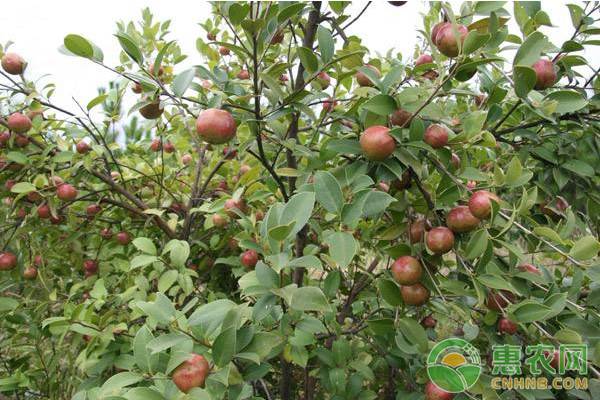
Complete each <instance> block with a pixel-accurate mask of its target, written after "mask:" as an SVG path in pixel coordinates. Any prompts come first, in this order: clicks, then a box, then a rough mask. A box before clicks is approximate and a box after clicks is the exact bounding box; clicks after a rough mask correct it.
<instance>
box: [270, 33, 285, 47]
mask: <svg viewBox="0 0 600 400" xmlns="http://www.w3.org/2000/svg"><path fill="white" fill-rule="evenodd" d="M283 38H284V34H283V31H282V30H279V31H277V32H275V34H274V35H273V37H272V38H271V44H279V43H281V42H283Z"/></svg>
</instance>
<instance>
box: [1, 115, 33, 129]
mask: <svg viewBox="0 0 600 400" xmlns="http://www.w3.org/2000/svg"><path fill="white" fill-rule="evenodd" d="M6 124H7V125H8V129H10V130H11V131H13V132H15V133H25V132H27V131H28V130H30V129H31V120H30V119H29V117H28V116H27V115H25V114H21V113H19V112H16V113H13V114H11V115H9V117H8V118H7V120H6Z"/></svg>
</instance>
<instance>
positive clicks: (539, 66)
mask: <svg viewBox="0 0 600 400" xmlns="http://www.w3.org/2000/svg"><path fill="white" fill-rule="evenodd" d="M531 68H533V70H534V71H535V77H536V79H535V89H536V90H544V89H548V88H549V87H552V86H553V85H554V84H555V83H556V69H555V68H554V64H553V63H552V61H550V60H548V59H545V58H541V59H539V60H537V61H536V62H535V63H533V65H532V66H531Z"/></svg>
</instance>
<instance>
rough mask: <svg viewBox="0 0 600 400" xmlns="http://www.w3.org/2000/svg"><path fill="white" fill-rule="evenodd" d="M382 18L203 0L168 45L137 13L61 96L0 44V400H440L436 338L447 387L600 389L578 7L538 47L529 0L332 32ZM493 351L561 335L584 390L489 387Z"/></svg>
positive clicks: (582, 8)
mask: <svg viewBox="0 0 600 400" xmlns="http://www.w3.org/2000/svg"><path fill="white" fill-rule="evenodd" d="M390 3H397V4H388V3H386V2H381V3H379V2H378V3H375V4H371V3H368V4H366V5H365V7H364V9H363V10H361V13H360V15H349V14H348V12H347V8H348V7H347V6H348V4H347V3H345V2H330V3H321V2H311V3H304V2H302V3H300V2H280V3H277V2H254V3H242V2H220V3H215V4H214V5H212V10H213V14H212V15H209V16H206V21H205V22H204V23H202V24H201V26H202V28H203V29H204V30H205V33H203V34H202V36H203V37H201V38H198V39H197V50H198V53H199V54H189V55H187V54H182V52H181V49H180V47H179V46H178V44H177V42H176V41H175V40H173V39H172V37H173V35H172V34H171V33H170V32H169V22H168V21H167V22H158V21H156V20H155V19H154V17H153V16H152V14H151V13H150V11H149V10H144V11H143V19H142V21H140V22H139V23H136V24H134V23H119V24H118V25H117V28H118V31H117V33H116V34H115V46H118V45H120V46H121V48H122V52H121V57H120V64H119V65H107V64H105V63H104V61H103V53H102V50H101V49H100V48H98V47H97V46H96V45H94V44H93V41H92V40H93V38H90V39H91V40H90V39H86V38H83V37H81V36H79V35H76V34H70V35H68V36H66V37H65V39H64V47H63V49H62V51H63V52H65V53H66V54H67V55H71V56H76V57H80V58H84V59H87V60H75V61H74V62H92V63H95V64H97V65H98V68H107V69H110V70H111V71H113V72H114V74H115V81H114V82H111V84H110V85H109V86H108V87H107V88H106V89H104V90H102V91H101V93H100V94H99V96H98V97H96V98H94V99H88V101H87V104H86V103H84V104H79V103H76V102H74V103H71V104H57V103H55V101H54V100H53V96H52V95H53V92H54V86H53V85H52V84H46V83H45V82H47V78H45V79H39V78H40V77H37V76H31V75H30V74H29V73H28V70H27V68H26V66H27V63H31V64H33V63H41V62H43V61H44V60H38V59H35V57H31V59H29V60H24V59H23V58H21V57H20V56H19V55H17V54H15V53H13V52H11V49H10V48H9V45H8V44H7V45H6V46H5V47H4V48H3V49H2V50H3V57H2V70H1V71H0V74H1V77H0V116H1V119H0V123H1V124H2V126H3V127H2V129H0V131H2V132H0V143H1V145H2V149H1V157H2V159H1V171H0V179H1V181H2V184H3V188H2V192H3V193H2V196H3V197H4V199H3V202H2V204H3V206H2V209H1V211H0V218H1V219H2V227H1V230H2V242H1V244H2V246H3V249H2V253H1V254H0V317H1V321H0V361H1V362H0V371H1V372H0V374H1V375H0V393H2V394H3V395H6V396H9V397H11V398H17V399H26V398H51V399H66V398H74V399H78V400H83V399H90V400H95V399H107V398H111V399H123V398H124V399H129V400H137V399H151V400H153V399H178V398H186V396H187V398H190V399H191V398H194V399H215V400H216V399H230V400H233V399H269V400H271V399H285V400H287V399H293V398H298V399H299V398H302V399H307V400H308V399H362V400H367V399H376V398H385V399H405V398H408V399H422V398H424V396H425V397H426V398H427V399H449V398H452V397H453V395H451V394H448V393H445V392H441V393H440V392H439V391H438V392H436V390H437V389H438V388H437V387H435V386H432V385H431V383H428V377H427V373H426V372H425V368H424V365H425V364H424V363H425V358H426V356H427V353H428V350H429V349H430V348H431V347H432V346H433V345H434V344H435V343H437V342H439V341H440V340H441V339H444V338H448V337H456V336H458V337H463V338H465V339H467V340H469V341H470V342H471V343H472V344H473V345H474V346H475V347H477V348H478V349H479V350H480V351H481V354H482V360H483V364H484V365H483V367H484V370H483V375H482V376H481V378H480V379H479V382H478V383H477V384H476V385H475V386H474V387H472V388H471V389H470V390H469V392H468V393H463V394H458V395H456V396H455V397H456V398H485V399H495V398H503V399H512V398H524V399H527V400H530V399H548V398H554V397H560V398H579V399H590V400H591V399H598V398H600V381H599V380H598V378H599V377H600V373H599V372H598V371H599V369H600V285H599V282H600V263H599V262H598V257H597V256H598V252H599V251H600V243H599V242H598V239H597V238H598V230H599V227H600V191H599V190H598V188H599V186H600V175H599V173H600V161H599V160H600V157H599V155H600V101H599V98H598V96H597V93H598V91H599V90H600V79H599V78H598V71H599V66H597V65H590V63H589V62H588V61H587V60H586V58H585V57H584V56H583V54H584V52H583V50H584V49H586V50H587V52H588V54H590V53H591V52H593V51H597V50H595V49H597V46H598V45H599V44H600V40H599V36H598V35H600V27H598V26H595V23H596V22H597V20H598V19H599V18H600V12H599V10H600V6H599V5H598V4H596V3H581V4H578V5H577V4H569V5H565V6H564V12H565V13H567V12H568V13H570V16H571V20H572V25H573V26H572V27H567V26H561V27H560V28H559V29H562V30H565V31H566V30H567V29H568V30H569V32H572V36H570V39H569V40H567V41H566V42H564V43H551V42H550V41H549V40H548V38H547V37H546V36H545V35H544V34H543V33H541V32H540V30H539V29H540V28H542V27H545V26H551V25H552V22H551V19H552V16H551V15H548V13H546V12H545V11H544V10H543V5H541V4H540V3H539V2H517V3H506V4H505V3H504V2H467V3H464V4H462V5H460V6H458V5H457V4H446V3H440V2H435V3H431V5H430V6H429V7H428V12H427V13H426V14H425V15H423V25H422V26H423V28H422V30H420V31H419V32H418V35H420V37H421V38H420V39H419V42H418V43H419V45H418V46H417V48H415V51H414V54H398V53H397V52H395V51H393V50H390V51H389V52H388V53H387V54H385V55H379V54H372V53H370V52H369V49H368V48H366V47H365V46H364V45H363V44H362V42H361V39H360V38H359V37H356V36H351V35H349V34H348V33H347V29H348V27H349V26H351V25H352V24H353V23H354V22H355V21H356V19H357V18H359V17H360V16H361V15H362V14H363V13H364V12H366V13H368V12H369V10H368V8H369V7H387V8H388V9H389V11H388V12H390V13H400V12H403V11H402V10H403V9H402V8H401V7H400V8H397V6H398V5H400V4H399V3H402V2H390ZM178 6H179V5H178ZM510 20H514V22H515V24H514V26H518V30H516V31H514V32H511V31H509V21H510ZM444 21H446V22H444ZM512 22H513V21H511V23H512ZM374 29H389V33H390V43H393V42H394V41H395V40H402V39H401V38H399V37H396V34H395V33H394V32H395V29H396V27H374ZM5 33H6V32H5ZM569 35H571V34H570V33H569ZM40 40H44V38H43V36H42V37H40ZM47 45H49V46H54V44H52V43H48V44H47ZM186 59H187V60H186ZM184 60H186V62H187V63H189V61H190V60H192V63H190V64H192V65H194V67H193V68H190V69H187V70H183V68H181V67H180V66H179V65H180V63H181V62H182V61H184ZM88 79H93V77H89V78H88ZM132 92H133V93H132ZM75 98H77V96H75ZM133 98H135V104H134V105H133V106H131V104H132V101H131V99H133ZM501 343H508V344H531V343H547V344H552V345H556V344H557V343H585V344H587V345H588V347H589V353H588V360H587V361H588V367H589V377H590V389H589V391H582V390H572V391H568V392H567V391H556V392H554V393H553V392H552V391H550V390H537V391H532V390H517V391H506V392H504V393H501V392H496V391H494V390H493V389H492V388H491V387H490V379H491V367H490V357H489V355H490V351H491V346H492V345H493V344H501ZM184 392H187V394H185V393H184ZM436 396H437V397H436Z"/></svg>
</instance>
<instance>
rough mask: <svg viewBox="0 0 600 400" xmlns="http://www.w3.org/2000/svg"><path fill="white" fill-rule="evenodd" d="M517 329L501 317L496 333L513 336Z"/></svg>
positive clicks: (517, 327) (512, 323)
mask: <svg viewBox="0 0 600 400" xmlns="http://www.w3.org/2000/svg"><path fill="white" fill-rule="evenodd" d="M518 329H519V326H518V325H517V324H516V323H514V322H512V321H511V320H509V319H508V318H504V317H502V318H500V319H499V320H498V332H500V333H507V334H509V335H514V334H515V333H516V332H517V330H518Z"/></svg>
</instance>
